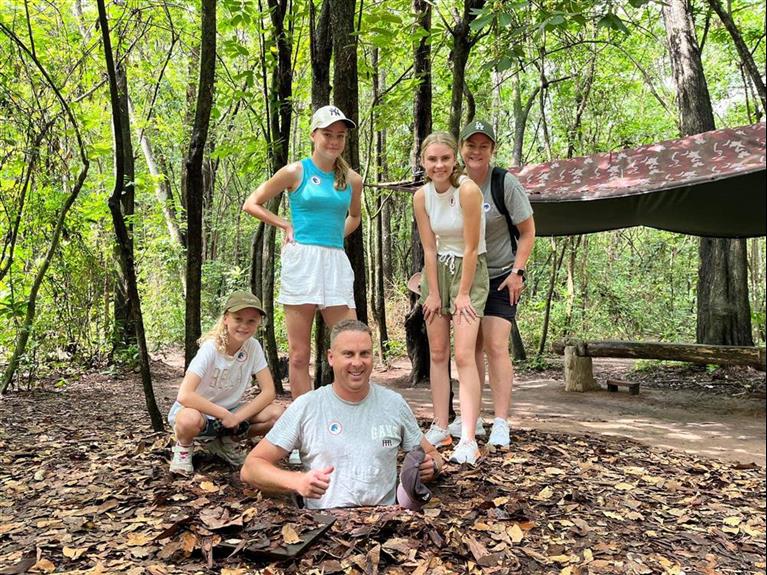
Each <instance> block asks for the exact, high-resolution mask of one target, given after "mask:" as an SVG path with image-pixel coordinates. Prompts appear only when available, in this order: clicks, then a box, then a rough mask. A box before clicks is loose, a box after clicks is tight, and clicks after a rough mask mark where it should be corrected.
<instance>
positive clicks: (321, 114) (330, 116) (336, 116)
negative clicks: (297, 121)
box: [309, 106, 357, 132]
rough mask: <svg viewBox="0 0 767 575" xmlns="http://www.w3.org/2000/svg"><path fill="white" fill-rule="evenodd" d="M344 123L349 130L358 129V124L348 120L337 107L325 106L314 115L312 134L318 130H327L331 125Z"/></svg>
mask: <svg viewBox="0 0 767 575" xmlns="http://www.w3.org/2000/svg"><path fill="white" fill-rule="evenodd" d="M336 122H343V123H344V124H346V126H347V127H348V128H356V127H357V124H355V123H354V122H352V121H351V120H350V119H349V118H347V117H346V116H345V115H344V113H343V112H342V111H341V110H339V109H338V108H336V107H335V106H323V107H322V108H319V109H318V110H317V111H316V112H314V114H313V115H312V125H311V128H310V130H309V131H310V132H313V131H314V130H316V129H318V128H327V127H328V126H329V125H330V124H335V123H336Z"/></svg>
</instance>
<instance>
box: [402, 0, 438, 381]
mask: <svg viewBox="0 0 767 575" xmlns="http://www.w3.org/2000/svg"><path fill="white" fill-rule="evenodd" d="M413 12H414V13H415V18H416V19H415V24H414V28H415V29H416V31H418V32H420V33H422V34H423V37H421V40H420V42H419V43H418V46H416V48H415V50H414V53H413V61H414V69H415V77H416V78H417V79H418V81H419V83H418V86H417V87H416V92H415V101H414V102H413V119H414V122H413V151H412V156H411V166H412V170H413V180H414V181H419V180H423V168H422V167H421V161H420V158H419V152H420V150H421V143H422V142H423V141H424V139H426V136H428V135H429V133H430V132H431V127H432V115H431V107H432V106H431V103H432V90H431V44H430V43H429V34H430V33H431V3H430V2H428V1H427V0H413ZM410 229H411V244H410V245H411V252H412V267H411V268H410V273H411V274H413V273H416V272H420V271H421V269H422V268H423V262H424V257H423V246H422V245H421V237H420V235H419V234H418V226H417V225H416V222H415V216H414V217H413V220H412V222H411V224H410ZM405 343H406V346H407V355H408V357H409V358H410V364H411V371H410V382H411V384H412V385H417V384H418V383H420V382H422V381H425V380H427V379H428V378H429V340H428V339H427V337H426V324H425V323H424V320H423V310H422V308H421V304H420V303H418V296H417V295H416V294H414V293H413V292H410V312H409V313H408V315H407V318H406V319H405Z"/></svg>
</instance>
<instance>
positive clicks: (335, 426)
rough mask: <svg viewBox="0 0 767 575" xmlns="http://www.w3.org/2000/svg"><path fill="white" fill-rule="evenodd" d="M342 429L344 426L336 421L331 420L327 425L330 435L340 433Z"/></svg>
mask: <svg viewBox="0 0 767 575" xmlns="http://www.w3.org/2000/svg"><path fill="white" fill-rule="evenodd" d="M343 430H344V426H343V425H341V423H339V422H338V421H331V422H330V425H328V431H329V432H330V435H340V433H341V432H342V431H343Z"/></svg>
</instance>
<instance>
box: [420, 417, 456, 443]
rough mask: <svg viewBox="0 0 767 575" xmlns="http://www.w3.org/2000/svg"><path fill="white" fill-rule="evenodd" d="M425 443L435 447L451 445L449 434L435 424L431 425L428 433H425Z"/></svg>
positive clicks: (451, 440)
mask: <svg viewBox="0 0 767 575" xmlns="http://www.w3.org/2000/svg"><path fill="white" fill-rule="evenodd" d="M426 441H428V442H429V443H431V444H432V445H433V446H435V447H441V446H448V445H450V444H451V443H453V439H452V438H451V437H450V432H449V431H448V430H447V429H446V428H445V427H440V426H439V425H437V424H436V423H432V424H431V427H430V428H429V431H427V432H426Z"/></svg>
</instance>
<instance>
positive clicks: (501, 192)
mask: <svg viewBox="0 0 767 575" xmlns="http://www.w3.org/2000/svg"><path fill="white" fill-rule="evenodd" d="M507 173H508V172H507V171H506V170H504V169H503V168H499V167H498V166H496V167H494V168H493V173H492V176H491V178H492V179H491V180H490V195H492V196H493V203H494V204H495V207H496V209H497V210H498V211H499V212H501V213H502V214H503V217H504V218H506V225H507V226H508V227H509V238H510V239H511V250H512V251H513V252H514V253H515V254H516V253H517V239H518V238H519V230H518V229H517V226H515V225H514V224H513V223H512V221H511V214H509V209H508V208H507V207H506V190H505V186H504V182H505V180H506V174H507Z"/></svg>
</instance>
